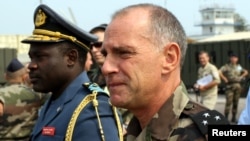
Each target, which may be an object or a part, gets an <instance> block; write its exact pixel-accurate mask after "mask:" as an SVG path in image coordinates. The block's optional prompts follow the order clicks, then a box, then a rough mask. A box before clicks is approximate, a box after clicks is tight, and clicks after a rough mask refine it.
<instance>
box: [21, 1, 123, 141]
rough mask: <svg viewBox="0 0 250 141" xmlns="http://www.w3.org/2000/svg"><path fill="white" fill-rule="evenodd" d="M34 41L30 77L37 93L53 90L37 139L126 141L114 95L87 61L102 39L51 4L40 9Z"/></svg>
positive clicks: (35, 131)
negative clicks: (91, 75) (95, 78)
mask: <svg viewBox="0 0 250 141" xmlns="http://www.w3.org/2000/svg"><path fill="white" fill-rule="evenodd" d="M34 24H35V29H34V31H33V35H32V36H30V37H28V38H27V39H24V40H23V41H22V42H23V43H28V44H30V49H29V56H30V59H31V62H30V64H29V66H28V68H29V69H30V73H29V76H30V79H31V82H32V84H33V88H34V90H35V91H38V92H43V93H49V92H50V93H52V95H51V97H50V99H48V101H47V102H46V103H45V105H44V107H43V108H42V110H41V112H40V116H39V119H38V121H37V123H36V125H35V127H34V129H33V132H32V135H31V137H30V139H31V140H32V141H50V140H53V141H55V140H57V141H63V140H66V141H69V140H72V141H78V140H81V141H101V140H102V141H104V140H106V141H118V140H122V131H121V121H120V115H119V114H118V113H117V112H116V108H115V107H113V106H112V105H110V103H109V96H108V94H106V93H105V92H104V91H103V90H102V89H101V88H100V87H99V86H98V85H96V84H93V83H90V82H89V79H88V77H87V74H86V71H84V67H83V66H82V64H85V61H86V56H87V52H88V51H89V46H88V45H89V44H90V42H93V41H96V40H97V37H96V36H94V35H92V34H89V33H88V32H85V31H83V30H81V29H80V28H78V27H76V26H74V25H73V24H71V23H69V22H67V21H66V20H65V19H63V18H62V17H61V16H60V15H58V14H57V13H56V12H55V11H53V10H52V9H50V8H49V7H48V6H46V5H40V6H38V7H37V8H36V10H35V13H34Z"/></svg>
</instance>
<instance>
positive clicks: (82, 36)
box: [22, 4, 98, 50]
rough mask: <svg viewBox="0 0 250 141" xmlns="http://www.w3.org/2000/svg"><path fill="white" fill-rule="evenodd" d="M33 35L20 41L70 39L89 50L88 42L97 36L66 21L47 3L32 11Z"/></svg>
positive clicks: (60, 40) (59, 40) (49, 41)
mask: <svg viewBox="0 0 250 141" xmlns="http://www.w3.org/2000/svg"><path fill="white" fill-rule="evenodd" d="M34 26H35V29H34V30H33V35H32V36H30V37H28V38H26V39H24V40H22V43H55V42H62V41H65V40H66V41H70V42H73V43H75V44H76V45H78V46H80V47H83V48H84V49H86V50H89V44H90V42H94V41H96V40H97V39H98V38H97V37H96V36H95V35H93V34H91V33H88V32H86V31H84V30H82V29H80V28H79V27H77V26H76V25H74V24H72V23H71V22H69V21H67V20H66V19H64V18H63V17H61V16H60V15H59V14H57V13H56V12H55V11H53V10H52V9H51V8H50V7H48V6H47V5H44V4H41V5H39V6H38V7H37V8H36V10H35V12H34Z"/></svg>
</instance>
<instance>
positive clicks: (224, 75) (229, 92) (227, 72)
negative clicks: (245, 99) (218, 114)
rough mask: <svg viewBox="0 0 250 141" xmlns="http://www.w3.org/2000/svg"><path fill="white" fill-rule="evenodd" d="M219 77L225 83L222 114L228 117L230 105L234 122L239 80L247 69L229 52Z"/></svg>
mask: <svg viewBox="0 0 250 141" xmlns="http://www.w3.org/2000/svg"><path fill="white" fill-rule="evenodd" d="M219 72H220V77H221V79H222V80H223V81H224V82H225V84H226V91H225V94H226V105H225V110H224V114H225V116H226V117H227V118H228V115H229V112H230V109H231V106H232V119H231V121H232V122H236V114H237V111H238V102H239V98H240V95H241V90H242V87H241V82H242V80H244V79H245V77H246V76H247V75H248V71H247V70H246V69H244V68H243V67H242V66H241V65H240V64H238V56H237V55H236V54H234V53H232V54H230V60H229V63H227V64H225V65H223V66H222V67H221V68H220V70H219Z"/></svg>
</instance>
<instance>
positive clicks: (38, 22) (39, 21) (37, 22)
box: [35, 9, 46, 27]
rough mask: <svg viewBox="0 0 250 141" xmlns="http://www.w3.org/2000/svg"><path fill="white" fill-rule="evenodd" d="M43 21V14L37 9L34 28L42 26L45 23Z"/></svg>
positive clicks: (44, 18)
mask: <svg viewBox="0 0 250 141" xmlns="http://www.w3.org/2000/svg"><path fill="white" fill-rule="evenodd" d="M45 20H46V15H45V13H44V12H43V11H42V10H41V9H39V10H38V12H37V14H36V19H35V25H36V27H39V26H41V25H43V24H44V23H45Z"/></svg>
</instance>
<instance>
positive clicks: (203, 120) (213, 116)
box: [190, 110, 230, 134]
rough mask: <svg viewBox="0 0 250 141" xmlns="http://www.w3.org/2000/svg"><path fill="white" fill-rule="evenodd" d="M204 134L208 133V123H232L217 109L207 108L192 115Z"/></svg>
mask: <svg viewBox="0 0 250 141" xmlns="http://www.w3.org/2000/svg"><path fill="white" fill-rule="evenodd" d="M190 117H191V119H192V120H193V121H194V122H195V123H196V125H197V126H198V127H199V129H200V130H201V132H202V133H203V134H206V133H207V125H216V124H217V125H223V124H230V123H229V121H228V120H227V119H226V118H225V117H224V116H223V115H222V114H221V113H219V112H218V111H216V110H205V111H201V112H199V113H197V114H195V115H190Z"/></svg>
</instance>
